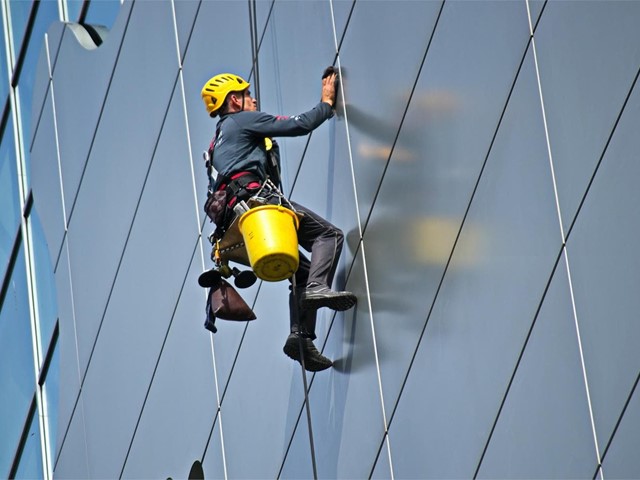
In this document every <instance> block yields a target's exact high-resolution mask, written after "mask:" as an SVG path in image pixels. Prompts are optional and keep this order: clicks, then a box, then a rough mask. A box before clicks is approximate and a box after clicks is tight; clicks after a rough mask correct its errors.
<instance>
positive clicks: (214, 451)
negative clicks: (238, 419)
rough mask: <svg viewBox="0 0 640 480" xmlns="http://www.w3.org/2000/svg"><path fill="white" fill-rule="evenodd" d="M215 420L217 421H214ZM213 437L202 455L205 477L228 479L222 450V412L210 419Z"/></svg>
mask: <svg viewBox="0 0 640 480" xmlns="http://www.w3.org/2000/svg"><path fill="white" fill-rule="evenodd" d="M214 422H215V423H214ZM209 423H211V425H210V427H211V439H210V440H209V443H208V444H207V449H206V451H205V452H204V454H203V457H202V470H203V471H204V478H207V479H226V478H227V475H226V467H225V460H224V458H223V456H222V455H223V452H222V437H221V433H220V413H218V415H216V417H215V418H212V419H211V420H210V422H209Z"/></svg>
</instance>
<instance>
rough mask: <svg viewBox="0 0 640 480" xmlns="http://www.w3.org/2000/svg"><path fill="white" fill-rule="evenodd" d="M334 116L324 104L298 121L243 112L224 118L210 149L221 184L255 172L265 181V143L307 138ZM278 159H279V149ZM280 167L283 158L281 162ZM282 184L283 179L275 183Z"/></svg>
mask: <svg viewBox="0 0 640 480" xmlns="http://www.w3.org/2000/svg"><path fill="white" fill-rule="evenodd" d="M332 116H333V110H332V108H331V106H330V105H329V104H328V103H324V102H320V103H318V105H316V106H315V107H314V108H312V109H311V110H309V111H308V112H305V113H302V114H300V115H297V116H295V117H280V116H274V115H269V114H268V113H264V112H249V111H242V112H237V113H232V114H227V115H224V116H222V117H221V118H220V120H219V122H218V126H217V127H216V131H217V132H218V134H217V137H216V138H214V140H213V142H212V144H211V145H210V148H209V153H210V155H211V156H212V157H213V166H214V168H215V169H216V170H217V172H218V182H217V183H219V181H220V180H221V178H223V177H230V176H231V175H233V174H234V173H237V172H253V173H255V174H256V175H258V176H259V177H260V178H262V179H265V178H266V176H267V172H268V171H269V166H268V158H267V152H266V149H265V143H264V139H265V138H266V137H269V138H270V137H296V136H300V135H306V134H308V133H309V132H311V131H312V130H314V129H316V128H317V127H319V126H320V125H321V124H322V123H323V122H324V121H325V120H327V119H329V118H331V117H332ZM275 153H276V155H278V152H277V149H276V152H275ZM277 161H278V163H280V159H279V157H278V158H277ZM273 180H274V181H276V182H277V181H279V180H280V179H273Z"/></svg>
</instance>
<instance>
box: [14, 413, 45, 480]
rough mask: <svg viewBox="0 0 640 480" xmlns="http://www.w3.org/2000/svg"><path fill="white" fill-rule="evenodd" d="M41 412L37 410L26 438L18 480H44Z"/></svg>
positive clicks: (17, 473)
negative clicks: (39, 479)
mask: <svg viewBox="0 0 640 480" xmlns="http://www.w3.org/2000/svg"><path fill="white" fill-rule="evenodd" d="M39 420H40V419H39V412H38V409H37V408H36V410H35V412H34V415H32V417H31V422H30V425H29V426H28V428H29V430H28V432H27V436H26V437H25V442H24V446H23V448H22V452H21V453H20V462H19V463H18V468H17V470H16V472H15V476H14V477H12V478H15V479H16V480H22V479H25V480H33V479H37V478H44V469H43V467H42V443H41V441H40V421H39Z"/></svg>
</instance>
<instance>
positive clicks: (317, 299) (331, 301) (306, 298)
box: [300, 285, 358, 311]
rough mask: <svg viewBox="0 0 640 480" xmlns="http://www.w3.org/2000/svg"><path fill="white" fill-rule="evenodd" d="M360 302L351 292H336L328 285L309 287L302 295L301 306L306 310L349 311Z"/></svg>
mask: <svg viewBox="0 0 640 480" xmlns="http://www.w3.org/2000/svg"><path fill="white" fill-rule="evenodd" d="M357 301H358V299H357V297H356V296H355V295H354V294H353V293H351V292H336V291H333V290H331V289H330V288H329V287H327V286H326V285H314V286H308V287H307V288H305V289H304V290H303V291H302V293H301V294H300V306H301V307H302V308H303V309H304V310H317V309H318V308H322V307H328V308H330V309H331V310H337V311H343V310H349V309H350V308H351V307H353V306H354V305H355V304H356V302H357Z"/></svg>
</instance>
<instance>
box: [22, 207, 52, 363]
mask: <svg viewBox="0 0 640 480" xmlns="http://www.w3.org/2000/svg"><path fill="white" fill-rule="evenodd" d="M29 226H30V228H31V241H32V242H33V256H34V263H35V276H36V291H37V292H38V314H39V322H40V343H41V347H42V351H46V350H47V346H48V344H49V341H50V340H51V333H52V332H53V327H54V325H55V322H56V318H57V316H58V302H57V298H56V290H55V276H54V274H53V266H52V262H51V257H50V256H49V248H48V247H47V239H46V238H45V236H44V231H43V230H42V224H41V223H40V217H39V216H38V213H37V211H36V210H35V209H33V210H32V211H31V216H30V217H29Z"/></svg>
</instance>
